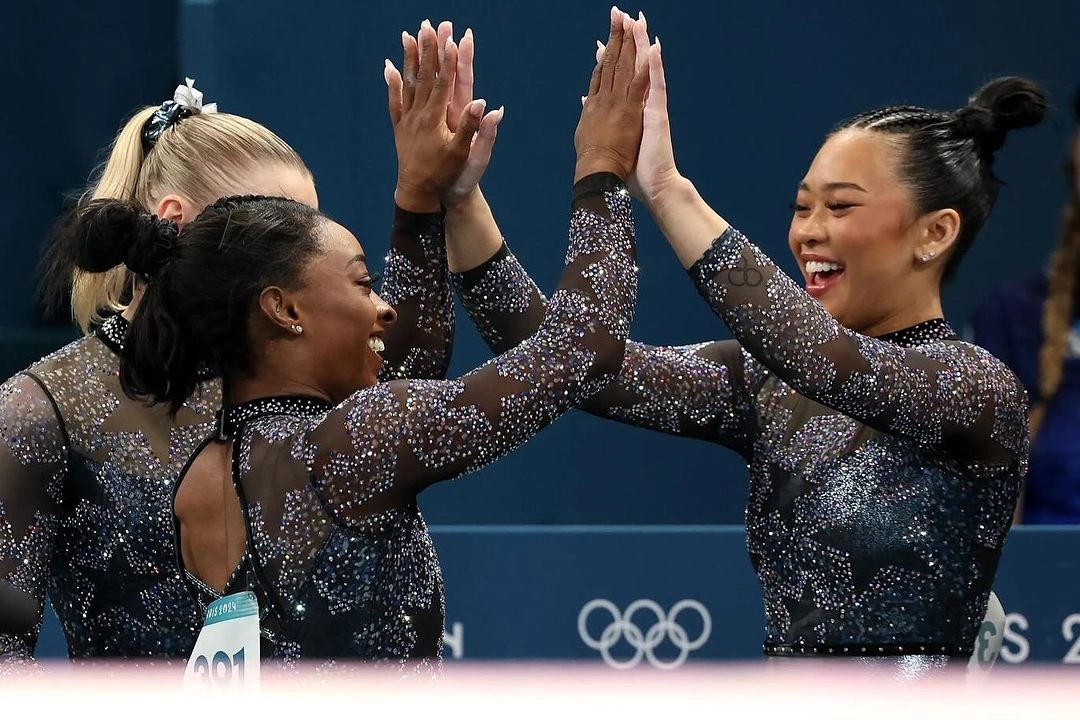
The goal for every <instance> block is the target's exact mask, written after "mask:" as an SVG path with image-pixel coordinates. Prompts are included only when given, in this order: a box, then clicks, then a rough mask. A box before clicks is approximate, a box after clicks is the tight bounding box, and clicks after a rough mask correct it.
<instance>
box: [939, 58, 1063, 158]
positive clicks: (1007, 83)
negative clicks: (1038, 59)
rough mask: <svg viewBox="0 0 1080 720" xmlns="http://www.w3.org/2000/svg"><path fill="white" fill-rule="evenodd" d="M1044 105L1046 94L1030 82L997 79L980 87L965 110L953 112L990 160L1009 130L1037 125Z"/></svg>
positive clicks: (1041, 116)
mask: <svg viewBox="0 0 1080 720" xmlns="http://www.w3.org/2000/svg"><path fill="white" fill-rule="evenodd" d="M1046 106H1047V98H1046V93H1045V92H1043V90H1042V88H1040V87H1039V86H1038V85H1036V84H1035V83H1033V82H1032V81H1030V80H1028V79H1026V78H1022V77H1001V78H997V79H995V80H991V81H990V82H988V83H987V84H986V85H983V86H982V87H981V88H980V89H979V91H978V92H976V93H975V94H974V95H973V96H972V97H971V100H970V101H969V102H968V104H967V105H966V106H965V107H962V108H960V109H959V110H957V111H956V113H955V117H956V121H957V123H958V124H959V126H960V129H961V131H962V132H963V133H964V134H966V135H968V136H970V137H971V138H972V139H973V140H974V141H975V143H976V144H977V145H978V146H979V149H980V152H981V154H982V155H983V156H984V157H986V158H992V157H993V154H994V152H996V151H997V150H998V148H1000V147H1001V146H1002V145H1003V144H1004V143H1005V137H1006V136H1007V135H1008V134H1009V131H1010V130H1016V129H1018V128H1025V127H1031V126H1032V125H1037V124H1038V123H1039V121H1040V120H1042V118H1043V115H1045V114H1046Z"/></svg>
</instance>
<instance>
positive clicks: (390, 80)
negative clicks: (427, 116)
mask: <svg viewBox="0 0 1080 720" xmlns="http://www.w3.org/2000/svg"><path fill="white" fill-rule="evenodd" d="M383 79H384V80H386V92H387V95H388V105H389V108H390V122H391V123H392V124H393V125H397V124H398V121H399V120H401V112H402V108H401V84H402V83H401V73H400V72H398V69H397V68H396V67H394V63H392V62H390V60H389V59H387V60H386V63H385V64H384V65H383Z"/></svg>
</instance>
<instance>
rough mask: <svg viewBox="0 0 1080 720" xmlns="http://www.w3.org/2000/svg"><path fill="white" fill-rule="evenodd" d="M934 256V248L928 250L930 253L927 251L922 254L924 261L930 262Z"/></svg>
mask: <svg viewBox="0 0 1080 720" xmlns="http://www.w3.org/2000/svg"><path fill="white" fill-rule="evenodd" d="M933 257H934V251H933V250H931V251H930V252H928V253H926V254H925V255H923V256H922V261H923V262H930V260H931V259H932V258H933Z"/></svg>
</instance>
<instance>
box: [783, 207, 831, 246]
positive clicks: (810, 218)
mask: <svg viewBox="0 0 1080 720" xmlns="http://www.w3.org/2000/svg"><path fill="white" fill-rule="evenodd" d="M791 239H792V241H793V242H794V243H795V244H796V245H811V246H812V245H817V244H818V243H821V242H824V241H825V240H826V239H827V231H826V229H825V223H824V222H822V219H821V216H820V214H819V213H818V212H816V211H815V212H813V213H812V214H810V215H807V216H805V217H799V216H795V217H793V218H791Z"/></svg>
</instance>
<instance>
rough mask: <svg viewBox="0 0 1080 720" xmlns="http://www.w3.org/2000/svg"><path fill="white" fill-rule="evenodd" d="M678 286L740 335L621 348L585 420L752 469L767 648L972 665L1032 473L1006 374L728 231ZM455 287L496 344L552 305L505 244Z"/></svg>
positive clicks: (1018, 391)
mask: <svg viewBox="0 0 1080 720" xmlns="http://www.w3.org/2000/svg"><path fill="white" fill-rule="evenodd" d="M690 274H691V276H692V278H693V280H694V282H695V284H696V285H697V287H698V289H699V291H700V292H701V294H702V295H703V296H704V298H705V299H706V301H707V302H708V303H709V304H710V306H711V307H712V308H713V310H714V311H715V312H716V313H717V314H718V315H719V316H720V317H721V318H722V319H723V320H724V322H725V323H726V324H727V325H728V327H729V328H730V329H731V331H732V333H733V334H734V336H735V338H736V340H729V341H720V342H713V343H705V344H701V345H695V346H688V347H650V346H646V345H642V344H639V343H634V342H631V343H628V344H627V350H626V357H625V360H624V365H623V370H622V373H621V375H620V376H619V378H618V379H617V381H616V382H615V383H612V385H611V386H609V388H608V389H606V390H605V391H603V392H602V393H600V394H599V395H597V396H596V397H595V398H593V399H592V400H591V401H590V402H588V403H586V404H585V405H584V406H583V407H584V408H585V409H587V410H589V411H590V412H593V413H595V414H598V415H602V416H605V417H609V418H612V419H616V420H619V421H621V422H626V423H630V424H633V425H638V426H641V427H646V428H651V429H654V430H658V431H661V432H665V433H671V434H675V435H682V436H690V437H695V438H701V439H705V440H709V441H712V442H716V443H720V444H723V445H726V446H727V447H730V448H732V449H733V450H735V451H737V452H738V453H740V454H741V455H742V456H743V457H745V458H746V460H747V462H748V463H749V471H750V489H749V499H748V505H747V508H746V529H747V546H748V549H749V553H750V558H751V561H752V563H753V566H754V568H755V570H756V572H757V575H758V578H759V580H760V582H761V587H762V591H763V595H764V605H765V641H764V649H765V652H766V654H768V655H782V656H792V655H795V656H805V655H823V656H833V657H836V656H864V657H865V656H907V657H910V656H935V657H938V658H950V657H953V658H958V659H959V658H966V657H967V656H969V655H970V653H971V650H972V645H973V642H974V639H975V635H976V631H977V629H978V627H979V625H980V622H981V620H982V618H983V614H984V612H985V610H986V603H987V597H988V594H989V592H990V589H991V584H992V582H993V579H994V575H995V572H996V569H997V564H998V559H999V557H1000V554H1001V549H1002V543H1003V541H1004V539H1005V535H1006V532H1007V530H1008V528H1009V525H1010V518H1011V514H1012V510H1013V506H1014V504H1015V501H1016V497H1017V493H1018V489H1019V486H1020V483H1021V480H1022V478H1023V476H1024V472H1025V468H1026V464H1027V452H1028V438H1027V422H1026V396H1025V393H1024V391H1023V389H1022V387H1021V386H1020V384H1019V382H1018V381H1017V379H1016V377H1015V376H1014V375H1013V373H1012V372H1010V371H1009V370H1008V369H1007V368H1006V367H1005V366H1004V364H1002V363H1001V362H1000V361H998V360H997V359H996V358H994V357H993V356H991V355H990V354H989V353H987V352H986V351H985V350H983V349H981V348H979V347H976V346H974V345H971V344H968V343H964V342H960V341H958V340H957V339H956V336H955V335H954V334H953V332H952V330H950V329H949V326H948V325H947V324H946V323H945V321H944V320H940V319H939V320H934V321H930V322H927V323H923V324H920V325H917V326H915V327H913V328H909V329H907V330H904V331H901V332H897V333H894V334H892V335H889V336H886V337H881V338H871V337H866V336H864V335H859V334H857V333H854V332H851V331H849V330H847V329H845V328H844V327H842V326H841V325H839V324H838V323H837V322H836V321H835V320H834V319H833V318H832V317H831V316H830V315H829V314H828V313H827V312H826V311H825V310H824V308H822V306H821V305H820V304H819V303H817V302H816V301H815V300H813V299H812V298H811V297H810V296H809V295H807V294H806V293H805V292H804V291H803V290H802V289H801V288H800V287H798V286H797V285H796V284H795V283H794V282H793V281H792V280H791V279H790V278H788V277H787V276H786V275H784V274H783V273H782V272H781V271H780V270H779V269H778V268H777V267H776V266H775V265H774V264H773V263H772V262H771V261H770V260H769V259H768V258H767V257H765V255H764V254H762V253H761V252H760V251H759V250H758V249H757V248H755V247H754V246H753V245H752V244H750V243H749V241H748V240H747V239H746V238H745V237H744V236H743V235H742V234H740V233H739V232H738V231H736V230H734V229H729V230H728V231H727V232H725V233H724V234H723V235H722V236H721V237H719V238H717V239H716V240H715V242H714V243H713V245H712V247H711V249H710V250H709V251H708V252H707V253H706V254H705V256H704V257H703V258H702V259H701V260H700V261H698V262H697V263H696V264H695V266H694V267H693V268H692V269H691V271H690ZM455 284H456V285H457V287H458V290H459V292H460V294H461V298H462V301H463V303H464V306H465V308H466V309H467V311H468V312H469V314H470V316H471V317H472V319H473V321H474V323H475V325H476V326H477V328H478V329H479V330H480V331H481V333H482V334H483V335H484V336H485V338H486V339H487V341H488V343H489V345H491V347H492V348H493V350H495V351H499V350H500V349H502V348H503V347H505V346H507V345H509V344H512V343H513V342H515V341H516V340H517V338H519V337H520V336H521V335H523V334H525V333H527V332H529V329H530V328H531V327H533V326H535V323H536V321H537V320H536V319H537V317H539V315H540V313H541V312H542V309H543V306H544V298H543V296H542V295H541V294H540V292H539V291H538V290H537V289H536V286H535V285H534V284H533V283H532V281H531V280H530V279H529V277H528V275H527V274H526V273H525V272H524V270H523V269H522V268H521V266H520V265H519V264H518V263H517V261H516V259H515V258H514V257H513V255H512V254H510V253H509V251H507V250H506V249H505V246H504V248H503V250H501V251H500V252H499V253H498V254H496V256H495V257H493V258H492V259H491V260H490V261H489V262H488V263H487V264H485V265H484V266H481V267H479V268H477V269H476V270H473V271H470V272H469V273H465V274H462V275H460V276H456V277H455Z"/></svg>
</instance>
